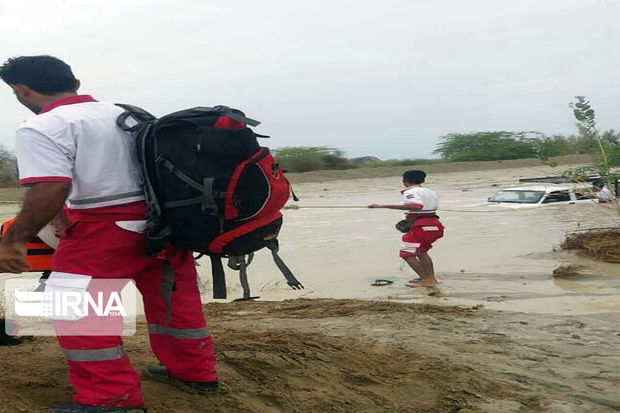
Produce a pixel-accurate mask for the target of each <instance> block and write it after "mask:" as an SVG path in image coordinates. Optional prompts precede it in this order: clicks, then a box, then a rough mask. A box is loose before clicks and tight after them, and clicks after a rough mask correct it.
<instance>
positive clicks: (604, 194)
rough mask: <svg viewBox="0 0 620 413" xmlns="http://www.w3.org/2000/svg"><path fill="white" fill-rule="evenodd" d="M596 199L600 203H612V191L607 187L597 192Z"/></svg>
mask: <svg viewBox="0 0 620 413" xmlns="http://www.w3.org/2000/svg"><path fill="white" fill-rule="evenodd" d="M596 197H597V198H598V199H599V201H611V191H610V190H609V188H607V187H606V186H604V187H602V188H601V189H600V190H599V191H596Z"/></svg>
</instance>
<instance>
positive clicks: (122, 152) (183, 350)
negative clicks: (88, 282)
mask: <svg viewBox="0 0 620 413" xmlns="http://www.w3.org/2000/svg"><path fill="white" fill-rule="evenodd" d="M121 112H122V109H121V108H119V107H117V106H115V105H112V104H108V103H101V102H97V101H95V100H94V99H93V98H92V97H90V96H87V95H78V96H72V97H69V98H65V99H60V100H57V101H56V102H54V103H53V104H52V105H50V106H48V107H46V108H43V110H42V111H41V113H40V114H39V115H37V116H35V117H33V118H31V119H29V120H28V121H26V122H24V123H23V124H22V126H21V127H20V128H19V129H18V131H17V143H16V152H17V159H18V165H19V174H20V183H21V184H23V185H29V184H33V183H37V182H59V181H60V182H71V191H70V194H69V197H68V199H67V205H66V212H67V215H68V217H69V220H70V221H71V226H70V227H69V228H68V229H67V230H66V231H65V233H64V235H63V237H62V238H61V240H60V244H59V246H58V249H57V250H56V252H55V254H54V265H53V269H54V272H52V275H51V276H50V281H48V285H54V284H55V283H58V282H59V278H58V277H54V276H55V274H60V273H63V274H70V275H72V276H75V277H78V278H79V277H84V279H90V278H88V277H92V278H93V279H116V278H123V279H134V280H135V282H136V285H137V287H138V289H139V290H140V292H141V294H142V296H143V300H144V308H145V313H146V318H147V322H148V330H149V336H150V342H151V347H152V349H153V352H154V353H155V355H156V356H157V358H158V359H159V360H160V362H162V364H164V365H165V366H166V367H167V369H168V372H169V373H170V374H171V375H172V376H173V377H176V378H178V379H180V380H185V381H193V382H206V381H215V380H216V379H217V377H216V372H215V359H214V357H213V350H212V346H211V337H210V334H209V330H208V329H207V327H206V324H205V320H204V316H203V313H202V305H201V301H200V294H199V292H198V286H197V284H196V268H195V266H194V260H193V257H192V254H191V252H189V251H182V250H179V249H177V248H173V247H170V248H168V249H167V250H166V251H165V252H164V254H163V256H162V257H161V258H165V259H166V260H167V261H168V262H169V263H170V264H171V265H172V268H173V271H174V282H175V286H176V289H175V290H174V292H173V293H172V299H171V318H170V321H169V322H166V305H165V303H164V299H163V298H162V295H161V293H160V290H159V288H160V279H161V276H162V268H163V261H162V260H161V259H157V258H152V257H148V256H146V255H145V253H144V246H145V234H144V222H145V219H146V211H147V208H146V204H145V202H144V196H143V192H142V187H141V186H142V177H141V172H140V167H139V163H138V159H137V156H136V153H135V151H136V149H135V137H134V136H132V135H131V134H129V133H126V132H123V131H122V130H121V129H120V128H119V127H118V126H117V125H116V118H117V116H118V115H120V114H121ZM62 323H65V324H66V323H67V321H63V322H59V323H57V331H62V330H59V326H61V325H62ZM65 327H66V325H65ZM58 340H59V343H60V346H61V348H62V350H63V352H64V354H65V356H66V357H67V360H68V363H69V366H70V381H71V384H72V385H73V387H74V388H75V396H74V399H73V400H74V401H75V402H78V403H83V404H90V405H109V406H138V405H142V404H143V400H142V394H141V390H140V378H139V376H138V374H137V373H136V372H135V370H134V369H133V367H132V366H131V364H130V362H129V358H128V357H127V355H126V354H125V352H124V350H123V343H122V340H121V337H120V336H67V335H65V336H63V335H59V336H58Z"/></svg>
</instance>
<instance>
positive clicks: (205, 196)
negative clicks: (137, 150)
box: [155, 156, 218, 215]
mask: <svg viewBox="0 0 620 413" xmlns="http://www.w3.org/2000/svg"><path fill="white" fill-rule="evenodd" d="M155 163H161V164H162V165H163V166H164V167H165V168H166V169H167V170H168V172H170V173H171V174H173V175H174V176H176V177H177V178H179V179H180V180H181V181H183V182H185V183H186V184H187V185H189V186H191V187H192V188H194V189H195V190H197V191H199V192H201V193H202V195H201V196H199V197H196V198H191V199H186V200H182V201H171V202H167V203H165V204H164V207H167V208H175V207H179V206H187V205H192V204H202V207H201V210H202V212H203V213H205V212H207V211H210V213H211V214H212V215H217V211H218V208H217V204H216V203H215V199H214V198H213V182H214V181H215V178H204V179H203V180H202V185H201V184H199V183H198V182H196V181H194V180H193V179H192V178H190V177H189V176H187V175H185V174H184V173H183V172H182V171H181V170H180V169H179V168H177V167H176V166H175V165H174V164H173V163H172V162H170V161H169V160H168V159H166V158H165V157H163V156H160V157H159V158H157V159H156V160H155Z"/></svg>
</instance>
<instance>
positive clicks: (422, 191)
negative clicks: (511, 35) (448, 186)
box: [401, 186, 439, 215]
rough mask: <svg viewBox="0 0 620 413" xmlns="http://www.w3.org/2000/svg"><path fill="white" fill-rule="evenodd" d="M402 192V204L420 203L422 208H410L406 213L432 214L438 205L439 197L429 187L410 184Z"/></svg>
mask: <svg viewBox="0 0 620 413" xmlns="http://www.w3.org/2000/svg"><path fill="white" fill-rule="evenodd" d="M401 193H402V194H403V202H402V204H403V205H409V204H413V205H421V206H422V209H412V210H411V211H407V212H406V214H425V215H427V214H433V213H435V211H436V210H437V207H438V206H439V197H438V196H437V193H436V192H435V191H433V190H431V189H428V188H424V187H421V186H412V187H410V188H407V189H405V190H403V191H401Z"/></svg>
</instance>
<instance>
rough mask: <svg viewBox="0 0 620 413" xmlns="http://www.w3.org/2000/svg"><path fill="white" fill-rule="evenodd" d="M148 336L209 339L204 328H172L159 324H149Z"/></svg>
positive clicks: (207, 330)
mask: <svg viewBox="0 0 620 413" xmlns="http://www.w3.org/2000/svg"><path fill="white" fill-rule="evenodd" d="M149 334H165V335H168V336H171V337H174V338H181V339H186V338H206V337H210V336H211V333H210V332H209V329H208V328H206V327H203V328H187V329H180V328H172V327H166V326H163V325H161V324H149Z"/></svg>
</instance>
